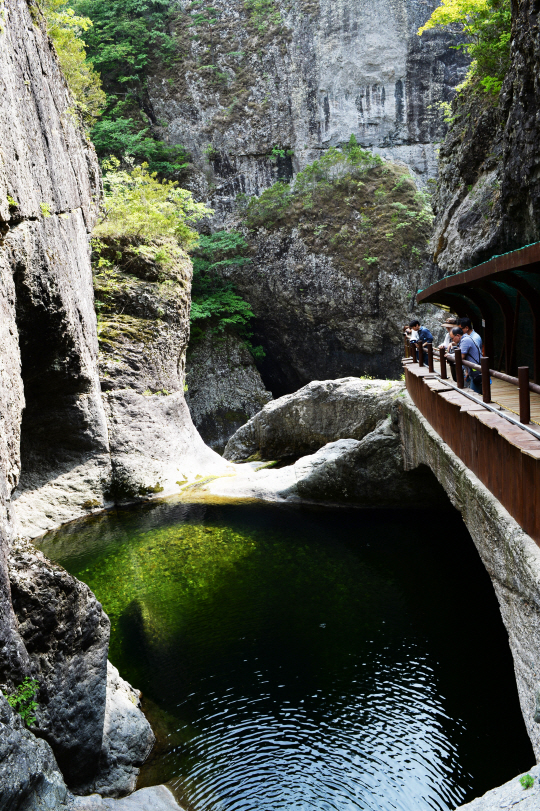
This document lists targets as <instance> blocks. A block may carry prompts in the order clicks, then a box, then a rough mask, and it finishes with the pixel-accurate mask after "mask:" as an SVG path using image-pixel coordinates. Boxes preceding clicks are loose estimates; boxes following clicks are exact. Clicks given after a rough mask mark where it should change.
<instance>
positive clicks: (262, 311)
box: [222, 159, 441, 396]
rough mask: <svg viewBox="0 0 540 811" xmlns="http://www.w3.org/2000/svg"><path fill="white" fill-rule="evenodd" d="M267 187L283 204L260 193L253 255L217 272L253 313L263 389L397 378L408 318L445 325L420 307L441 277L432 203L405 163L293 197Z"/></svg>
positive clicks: (278, 391) (253, 213) (250, 214)
mask: <svg viewBox="0 0 540 811" xmlns="http://www.w3.org/2000/svg"><path fill="white" fill-rule="evenodd" d="M367 162H368V163H369V159H368V161H367ZM345 168H347V167H345ZM266 194H271V195H272V197H276V198H277V201H276V202H274V201H273V200H272V202H270V203H269V204H268V206H266V201H265V196H264V195H263V197H262V198H260V200H261V201H262V203H259V204H258V205H254V204H252V205H251V206H250V207H248V210H247V213H246V220H247V222H248V224H249V225H250V226H251V231H250V232H249V236H248V239H249V242H250V245H251V246H252V251H253V258H252V261H251V262H250V263H248V264H243V265H229V266H226V267H224V268H223V270H222V275H223V276H224V277H225V278H226V279H227V280H229V281H232V282H233V284H234V285H235V288H236V289H237V290H238V292H239V293H240V294H241V295H242V296H243V297H244V298H245V299H246V300H247V301H248V302H249V303H250V305H251V307H252V309H253V312H254V313H255V316H256V321H255V322H254V338H253V340H254V341H255V342H256V343H257V344H261V345H262V346H263V348H264V350H265V352H266V356H265V358H264V360H263V361H262V363H261V364H259V368H260V369H261V373H262V376H263V380H264V382H265V384H266V385H267V388H269V389H270V390H271V391H272V393H273V394H274V396H281V395H283V394H286V393H289V392H292V391H295V390H296V389H298V388H299V387H301V386H304V385H305V384H306V383H308V382H309V381H311V380H326V379H329V378H340V377H345V376H348V375H355V376H361V375H369V376H372V377H378V378H381V377H389V378H396V377H398V376H399V375H400V374H401V367H400V358H401V357H402V353H403V343H402V340H403V339H402V332H403V324H404V323H407V322H408V321H409V320H410V317H411V315H412V314H413V313H414V314H417V315H418V316H419V317H420V318H422V320H423V321H425V322H426V323H428V324H429V325H430V326H431V328H432V329H433V330H434V333H435V334H437V325H438V324H440V321H441V318H440V315H437V312H438V311H437V310H436V309H435V308H434V307H432V306H429V305H428V306H423V307H418V306H416V305H415V296H416V291H417V290H418V289H419V288H423V287H425V286H427V285H428V284H431V283H432V282H433V281H435V280H436V278H437V276H436V269H435V268H434V266H433V264H432V263H431V262H430V259H429V256H428V251H427V244H428V239H429V236H430V233H431V212H430V207H429V202H428V200H427V198H426V197H424V196H423V194H422V193H421V192H419V190H418V188H417V186H416V184H415V181H414V179H413V178H412V176H411V175H410V173H409V172H408V170H407V168H406V167H405V166H403V165H399V164H396V163H393V162H386V161H385V162H382V163H380V164H375V165H372V166H368V167H367V168H366V169H365V171H357V170H356V169H354V168H353V170H352V171H351V173H350V174H346V175H345V176H344V177H343V178H339V177H338V178H337V179H335V180H332V181H331V182H328V183H327V182H324V181H321V182H317V183H314V184H313V185H312V187H310V189H309V191H307V192H306V193H292V194H291V195H290V197H289V198H287V196H286V192H285V193H283V192H280V191H279V189H278V192H276V193H274V192H273V191H272V190H271V191H270V193H268V192H267V193H266ZM280 198H284V200H282V199H280Z"/></svg>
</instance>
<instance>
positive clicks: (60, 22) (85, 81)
mask: <svg viewBox="0 0 540 811" xmlns="http://www.w3.org/2000/svg"><path fill="white" fill-rule="evenodd" d="M43 13H44V16H45V20H46V22H47V30H48V33H49V36H50V37H51V39H52V41H53V42H54V47H55V48H56V53H57V54H58V59H59V61H60V65H61V67H62V71H63V73H64V76H65V77H66V81H67V83H68V86H69V89H70V90H71V93H72V95H73V99H74V101H75V104H76V106H77V109H78V111H79V112H80V114H81V116H82V119H83V121H84V123H85V124H87V125H91V124H93V122H94V121H95V120H96V119H97V118H98V117H99V115H100V114H101V111H102V109H103V108H104V106H105V101H106V96H105V93H104V92H103V89H102V87H101V80H100V78H99V74H98V73H97V72H96V71H95V70H94V67H93V65H92V63H91V62H89V61H88V60H87V58H86V50H85V43H84V41H83V40H82V38H81V35H82V34H83V32H85V31H88V30H89V29H90V28H91V27H92V20H90V19H89V18H88V17H80V16H78V15H77V14H75V11H74V10H73V9H72V8H68V7H67V6H66V4H65V0H45V2H44V5H43Z"/></svg>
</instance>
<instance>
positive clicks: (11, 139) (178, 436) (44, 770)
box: [0, 0, 223, 811]
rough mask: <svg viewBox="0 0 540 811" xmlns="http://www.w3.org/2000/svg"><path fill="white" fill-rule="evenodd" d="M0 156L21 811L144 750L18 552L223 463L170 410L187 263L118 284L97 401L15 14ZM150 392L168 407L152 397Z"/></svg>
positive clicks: (7, 721) (14, 728) (89, 313)
mask: <svg viewBox="0 0 540 811" xmlns="http://www.w3.org/2000/svg"><path fill="white" fill-rule="evenodd" d="M0 145H1V146H0V312H1V317H0V347H1V351H0V419H1V423H2V424H1V430H0V685H1V687H2V690H4V691H7V692H8V693H9V692H12V691H13V690H14V688H15V687H16V686H17V685H19V684H20V683H21V682H22V680H23V678H25V677H32V678H34V679H36V680H37V681H38V683H39V691H38V694H37V701H38V707H37V710H36V712H35V715H36V722H35V726H34V730H35V734H36V735H37V736H39V737H40V738H42V739H43V740H41V741H38V740H37V738H36V737H35V735H34V734H31V733H30V732H26V731H24V730H22V728H21V724H20V722H19V721H18V720H17V719H18V716H16V715H14V714H13V713H12V712H11V710H9V709H8V708H7V705H6V704H5V701H4V699H3V698H2V699H1V700H0V704H1V709H0V712H1V716H2V717H1V720H0V723H1V724H2V730H3V731H2V747H3V748H2V754H1V757H0V759H1V760H2V771H1V773H0V806H1V807H2V808H7V807H9V808H22V807H24V808H28V809H29V811H30V809H33V808H36V809H37V808H46V807H47V808H61V807H63V805H64V802H65V801H67V800H66V798H67V797H68V795H67V788H66V783H67V785H68V786H69V787H70V788H71V789H73V790H76V791H80V792H83V793H87V792H89V791H93V790H95V789H96V788H99V790H100V792H101V793H103V794H105V795H109V796H120V795H122V794H125V793H126V792H128V791H131V790H132V789H133V788H134V785H135V780H136V776H137V773H138V767H139V766H140V765H141V763H142V761H143V760H144V757H145V756H146V754H147V752H148V750H149V748H151V746H152V743H153V734H152V731H151V729H150V727H149V724H148V722H147V721H146V719H145V718H144V716H143V715H142V713H141V711H140V709H139V707H138V703H139V702H138V697H137V694H136V691H133V689H132V688H130V687H129V685H126V684H125V683H124V682H123V681H122V680H121V679H120V678H119V676H118V674H117V673H116V674H115V673H114V672H113V671H111V668H110V667H109V668H108V665H107V653H108V645H109V621H108V618H107V616H106V615H105V613H104V612H103V609H102V607H101V605H100V603H99V602H98V601H97V599H96V598H95V596H94V595H93V594H92V593H91V592H90V590H89V589H88V588H87V587H86V586H85V585H84V584H83V583H81V582H79V581H77V580H76V579H75V578H73V577H71V576H70V575H68V574H67V572H65V571H64V570H63V569H61V568H60V567H58V566H54V565H53V564H51V563H50V561H47V560H46V559H45V558H44V557H43V556H42V555H41V554H39V553H37V552H36V550H35V549H34V547H33V546H32V545H30V544H28V543H25V542H24V541H22V540H20V539H21V537H24V536H26V537H34V536H36V535H38V534H40V532H43V531H44V530H46V529H48V528H50V527H52V526H57V525H58V524H59V523H62V522H64V521H67V520H69V519H71V518H74V517H76V516H79V515H84V514H86V513H87V512H88V511H90V510H92V509H94V508H97V507H102V506H103V505H104V504H106V503H110V504H112V503H114V500H115V499H118V498H120V497H125V495H126V494H125V492H123V493H122V494H119V493H118V489H119V487H118V482H119V480H121V481H122V482H125V479H126V475H127V474H125V471H126V470H127V471H128V472H129V476H130V477H131V478H130V483H131V484H132V485H133V486H134V487H136V488H137V496H140V495H145V494H148V491H149V489H152V488H155V484H156V482H161V480H162V479H163V481H164V484H163V485H161V484H160V485H159V487H162V486H163V487H165V486H166V485H167V482H168V480H166V478H165V474H164V470H166V471H167V472H169V474H170V475H169V479H170V478H179V477H178V475H177V468H178V465H179V464H181V462H182V458H187V457H188V456H189V455H190V454H191V458H193V453H197V449H200V451H201V459H202V462H201V464H202V463H204V453H205V451H206V453H207V454H208V455H210V456H211V458H212V459H214V458H215V459H216V460H217V462H218V463H221V464H222V465H223V462H222V461H221V460H220V459H219V457H217V456H216V455H214V454H213V453H212V452H211V451H210V450H208V449H205V447H204V444H203V443H202V440H201V439H200V438H199V437H198V435H197V434H196V431H195V429H194V427H193V425H192V423H191V420H190V418H189V413H188V411H187V407H186V405H185V402H184V400H183V391H182V386H183V357H184V352H185V347H186V343H187V310H188V302H189V284H190V273H191V270H190V265H189V262H188V261H187V260H186V258H185V257H183V258H182V261H181V262H180V264H179V267H178V268H177V269H176V271H175V272H174V273H172V276H173V277H174V278H173V279H172V292H171V294H170V295H169V296H165V297H163V296H162V299H166V300H167V301H166V303H165V302H164V301H161V300H160V298H159V290H158V288H159V285H162V286H163V285H166V283H167V281H171V280H164V279H159V280H157V281H156V280H155V279H152V280H150V281H148V280H146V279H145V278H143V280H142V282H140V284H139V286H137V279H136V278H135V277H134V278H133V280H131V281H130V278H128V277H126V280H125V284H124V287H123V289H122V290H121V291H119V292H117V295H118V296H121V298H122V301H121V306H122V310H123V312H125V316H124V321H122V318H121V317H120V316H118V319H117V320H118V321H119V326H118V329H117V331H116V333H115V332H114V329H113V328H112V327H111V326H110V325H109V331H108V332H107V330H106V329H105V332H106V335H107V336H108V339H109V344H108V345H107V346H108V347H109V352H108V355H107V356H106V358H105V359H104V360H103V366H102V369H101V371H102V379H103V382H108V386H104V388H106V389H107V391H106V394H105V395H104V396H102V389H101V385H100V369H99V358H98V335H97V324H96V315H95V311H94V296H93V289H92V272H91V265H90V249H89V234H90V231H91V229H92V227H93V225H94V222H95V218H96V211H97V203H98V198H99V194H100V178H99V171H98V166H97V161H96V157H95V153H94V150H93V148H92V145H91V144H90V142H89V141H88V139H87V137H86V136H85V134H84V132H83V130H82V128H81V126H80V124H79V121H78V119H77V115H76V113H75V112H74V106H73V101H72V99H71V97H70V94H69V91H68V88H67V85H66V82H65V80H64V78H63V76H62V74H61V71H60V69H59V65H58V61H57V57H56V54H55V52H54V48H53V46H52V44H51V41H50V40H49V39H48V37H47V35H46V33H45V29H44V25H43V21H42V18H41V13H40V11H39V9H38V8H37V7H36V6H34V5H33V4H27V3H26V2H24V0H8V2H6V3H3V4H2V6H1V7H0ZM121 272H122V271H120V270H119V271H118V273H121ZM152 283H154V287H152ZM119 287H122V286H121V285H120V286H119ZM173 294H174V295H173ZM161 304H163V312H162V311H161V310H159V312H158V313H157V314H156V308H157V309H159V307H160V305H161ZM167 308H168V309H167ZM162 316H163V319H162ZM130 318H131V321H130V320H129V319H130ZM145 318H146V319H147V320H150V321H151V322H152V323H151V329H150V327H148V324H147V322H146V321H144V319H145ZM137 319H139V320H137ZM154 319H155V322H156V323H154ZM109 320H111V319H109ZM126 324H127V329H124V327H125V326H126ZM134 324H135V326H136V329H135V337H134V335H133V325H134ZM102 326H103V325H102ZM130 326H131V328H132V331H131V333H130V331H129V327H130ZM145 327H148V329H150V332H151V336H150V340H149V341H146V337H147V334H146V332H145ZM113 333H114V334H113ZM126 333H127V335H128V336H129V337H130V340H128V339H127V338H126V337H125V336H126ZM118 336H120V337H118ZM122 336H124V337H122ZM141 336H142V337H141ZM111 347H112V348H111ZM107 359H108V360H109V361H112V360H114V362H115V364H116V365H114V366H113V367H112V368H113V373H111V370H110V368H109V366H108V365H107ZM137 362H138V364H139V366H138V367H137ZM122 364H123V365H122ZM130 364H131V365H130ZM134 366H135V367H136V371H138V373H139V374H138V376H134V375H131V376H130V372H133V369H134ZM141 367H142V368H144V373H143V371H142V369H141ZM135 379H136V382H134V381H135ZM143 386H144V387H148V389H149V393H150V395H151V396H150V397H146V396H145V395H146V394H147V393H148V392H146V391H145V392H141V391H140V390H141V388H142V387H143ZM166 386H169V388H170V389H171V392H170V397H169V396H162V397H158V396H157V395H158V393H159V392H161V394H162V395H163V394H165V392H164V391H163V389H165V387H166ZM158 390H159V391H158ZM154 395H155V397H156V402H154ZM162 403H163V405H162ZM165 403H166V405H165ZM131 421H133V423H134V424H135V425H136V426H137V430H136V431H132V430H131ZM172 455H174V457H175V458H174V471H171V470H170V468H171V465H172V463H171V456H172ZM188 467H189V466H188ZM119 471H120V472H119ZM173 473H174V475H173ZM124 474H125V475H124ZM122 477H123V478H122ZM160 477H161V478H160ZM148 482H151V485H152V488H149V487H148V486H147V483H148ZM175 487H176V489H178V485H175ZM17 538H18V540H17ZM126 701H129V705H130V708H131V710H130V713H126V712H125V710H126V706H125V704H126ZM15 762H16V763H17V767H16V768H15V767H13V768H12V765H13V764H14V763H15ZM64 780H65V782H64ZM15 797H16V798H17V800H15V799H14V798H15ZM68 799H69V798H68Z"/></svg>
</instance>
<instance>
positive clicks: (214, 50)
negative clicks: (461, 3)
mask: <svg viewBox="0 0 540 811" xmlns="http://www.w3.org/2000/svg"><path fill="white" fill-rule="evenodd" d="M436 5H437V4H436V2H429V3H427V4H426V3H425V2H417V0H399V2H397V3H395V2H386V0H381V1H380V2H377V3H375V4H358V3H356V2H351V0H339V2H331V1H330V0H313V2H311V1H310V2H308V0H294V1H293V2H289V0H268V2H264V3H255V2H249V1H248V2H244V0H233V2H225V1H224V0H218V2H216V3H214V4H212V6H208V7H203V6H199V5H193V4H192V3H189V2H187V0H186V1H184V0H183V1H182V2H181V3H180V4H179V6H180V7H179V9H178V11H177V12H176V13H175V14H174V15H173V19H172V21H171V26H170V30H171V31H172V32H173V33H174V34H175V37H176V42H177V47H178V55H177V61H176V62H171V64H170V65H168V66H166V65H160V66H159V67H158V66H154V68H153V71H152V70H151V71H150V74H151V75H150V76H149V79H148V83H147V92H148V98H147V100H146V102H145V103H146V107H145V110H146V113H147V114H148V117H149V123H151V124H152V126H153V130H154V132H155V133H156V134H157V135H158V136H159V137H160V138H163V139H164V140H166V141H167V142H168V143H170V144H183V145H184V146H185V147H186V148H187V149H188V150H189V152H190V154H191V157H192V161H193V164H192V171H191V175H190V178H189V179H188V181H187V182H188V185H189V186H190V187H191V188H192V189H193V190H194V191H195V193H196V195H197V196H198V197H199V198H200V199H204V200H207V201H208V202H209V203H210V204H211V205H212V206H213V207H214V209H215V215H214V217H213V218H212V220H211V222H210V223H209V226H208V227H209V228H210V229H216V228H220V227H223V226H224V227H226V228H228V227H235V228H242V227H243V226H245V225H248V227H249V228H251V229H252V230H251V233H250V235H249V242H250V245H251V248H252V262H251V264H249V265H243V266H242V267H237V268H236V269H235V268H234V267H231V268H229V271H230V272H229V273H228V274H226V278H227V280H228V281H232V282H233V283H234V285H235V287H236V289H237V290H238V292H239V293H240V294H241V295H242V296H243V297H244V298H245V299H246V300H247V301H248V302H249V304H250V305H251V307H252V309H253V312H254V313H255V316H256V323H255V325H254V326H255V335H254V341H255V343H257V344H260V345H262V346H263V347H264V350H265V352H266V358H265V361H264V362H263V363H262V365H261V364H259V368H260V371H261V373H262V378H263V381H264V386H265V387H266V388H267V389H269V390H270V391H271V392H272V393H273V395H274V396H280V395H282V394H285V393H287V392H291V391H294V390H296V389H297V388H299V387H301V386H303V385H305V384H306V383H308V382H309V381H310V380H314V379H326V378H330V377H334V378H338V377H343V376H346V375H362V374H369V375H373V376H375V377H382V376H390V377H394V376H396V375H397V374H398V373H399V365H398V360H399V357H400V332H401V326H402V324H403V322H404V321H407V320H408V319H409V317H410V315H411V310H412V307H413V306H414V296H415V294H416V290H417V289H418V288H422V287H425V286H426V285H428V284H430V283H431V282H432V281H434V280H435V278H436V274H437V269H436V268H434V267H433V266H432V265H431V264H430V262H429V260H428V257H427V253H426V251H425V242H426V239H427V231H429V227H428V228H427V229H425V228H424V229H423V228H422V227H420V228H418V229H417V233H415V234H413V235H411V234H407V235H406V234H405V233H404V232H403V231H400V230H399V229H398V230H394V228H392V227H390V225H388V223H387V222H386V220H385V218H384V217H383V219H382V220H381V219H379V218H380V216H381V212H380V210H379V209H380V208H381V207H380V206H379V205H378V204H380V203H382V197H381V196H379V197H377V195H376V194H375V193H376V192H378V193H379V195H384V196H385V198H386V205H387V208H389V207H390V206H391V205H392V204H393V203H396V204H400V205H402V206H410V205H411V203H412V199H413V197H414V195H415V193H416V192H417V190H418V187H421V186H422V185H425V183H426V181H427V180H428V178H431V177H433V176H434V175H435V174H436V171H437V161H436V154H435V151H436V142H437V141H438V140H440V139H441V138H442V137H443V135H444V132H445V124H444V122H443V120H442V115H441V112H440V102H442V101H448V100H449V99H451V98H452V96H453V92H454V88H455V86H456V85H457V84H458V83H459V82H460V81H461V79H462V78H463V76H464V73H465V69H466V59H465V57H464V56H463V54H462V53H461V52H460V51H457V50H455V49H453V48H452V47H450V46H451V45H452V44H455V41H456V38H455V36H454V35H452V34H446V33H444V34H441V33H438V32H433V31H430V32H427V33H426V34H424V36H423V37H422V38H420V37H418V36H417V33H416V32H417V29H418V27H419V26H420V25H422V24H423V23H424V22H425V21H426V19H427V18H428V17H429V15H430V13H431V11H432V9H433V8H434V7H435V6H436ZM351 135H354V136H355V137H356V140H357V142H358V143H359V144H360V145H362V146H364V147H366V148H368V149H369V150H372V151H373V152H374V153H376V154H379V155H383V156H384V157H385V158H387V159H389V160H390V161H392V162H389V163H388V164H387V167H388V169H389V173H390V174H389V176H388V177H387V178H386V179H384V178H378V179H376V178H370V182H369V183H366V189H364V191H363V192H361V191H360V189H359V188H358V187H357V186H354V188H353V187H347V188H346V187H345V186H343V187H342V188H340V189H335V188H334V189H333V190H332V194H330V195H327V198H328V199H324V200H317V201H315V204H314V205H312V206H311V212H310V213H309V215H308V216H305V215H306V214H307V212H306V211H304V212H303V214H304V216H299V215H300V213H301V212H300V211H299V210H298V208H296V210H294V211H288V212H287V215H288V216H286V217H284V218H283V221H282V222H280V223H279V224H278V227H272V228H269V227H268V225H267V224H266V223H259V224H258V226H257V227H256V228H253V225H252V223H251V222H250V221H249V218H248V219H246V217H245V213H244V211H243V207H244V205H245V202H246V200H248V199H250V198H252V197H254V196H259V195H260V194H261V193H262V192H263V191H264V190H266V189H268V188H269V187H271V186H272V184H274V183H276V182H277V181H285V182H288V181H291V180H292V179H293V178H295V177H296V176H297V175H298V172H299V171H302V170H304V169H305V168H306V166H308V165H310V164H312V163H313V161H315V160H316V159H318V158H320V156H321V155H323V154H325V153H326V152H327V151H328V149H329V148H331V147H332V146H338V145H341V144H344V143H346V142H347V141H348V140H349V138H350V136H351ZM396 161H398V162H400V163H398V164H396ZM400 173H401V174H403V175H410V177H411V180H410V182H409V184H408V186H407V185H404V186H402V187H401V189H400V191H396V190H395V189H394V186H396V184H398V183H399V180H400V177H399V175H400ZM385 181H387V182H385ZM353 185H354V184H353ZM407 191H408V193H407ZM370 194H371V198H372V199H368V198H369V197H370ZM374 195H375V196H374ZM403 198H408V199H403ZM305 208H306V209H307V205H306V206H305ZM397 213H398V211H397V209H394V210H393V214H394V215H396V214H397ZM383 220H384V225H385V226H388V227H385V228H384V230H383V229H382V227H381V228H379V229H378V232H377V228H376V227H374V228H373V229H372V232H369V229H370V226H371V225H373V224H375V225H381V226H382V224H383ZM402 226H403V224H401V226H400V227H402ZM358 231H360V232H362V234H363V236H364V237H365V239H364V241H363V244H361V245H360V244H356V241H355V237H356V236H357V232H358ZM376 232H377V233H376ZM411 250H412V254H411ZM365 260H367V261H365ZM431 312H432V310H431V309H429V310H422V311H421V312H420V313H419V314H420V316H421V317H422V318H426V317H427V316H428V315H429V314H430V313H431ZM199 375H200V364H199V368H198V369H197V371H195V370H194V371H193V373H192V378H197V380H199ZM234 375H235V372H234V370H233V369H232V368H231V369H230V376H231V379H235V377H234ZM197 385H198V388H201V387H202V388H204V387H206V388H208V383H206V382H204V380H202V379H201V381H200V384H199V383H198V384H197ZM188 399H191V398H188ZM233 399H234V398H233ZM223 407H224V408H225V411H226V412H230V413H232V412H237V411H238V408H237V404H236V405H235V402H233V400H230V401H227V402H226V403H225V402H223ZM240 410H241V409H240ZM199 412H200V408H198V407H197V414H199ZM193 413H195V411H194V412H193ZM197 419H198V420H199V423H198V424H201V423H200V418H199V417H197ZM218 421H219V418H218ZM205 430H206V434H205V435H207V436H210V434H209V433H208V429H205ZM216 430H217V431H218V433H220V432H221V433H223V431H224V430H225V426H222V428H220V429H219V430H218V429H216ZM216 435H217V434H216Z"/></svg>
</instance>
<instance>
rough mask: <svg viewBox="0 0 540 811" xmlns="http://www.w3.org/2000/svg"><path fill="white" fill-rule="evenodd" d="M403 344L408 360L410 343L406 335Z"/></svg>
mask: <svg viewBox="0 0 540 811" xmlns="http://www.w3.org/2000/svg"><path fill="white" fill-rule="evenodd" d="M403 343H404V344H405V357H406V358H408V357H409V342H408V340H407V336H406V335H404V336H403Z"/></svg>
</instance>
